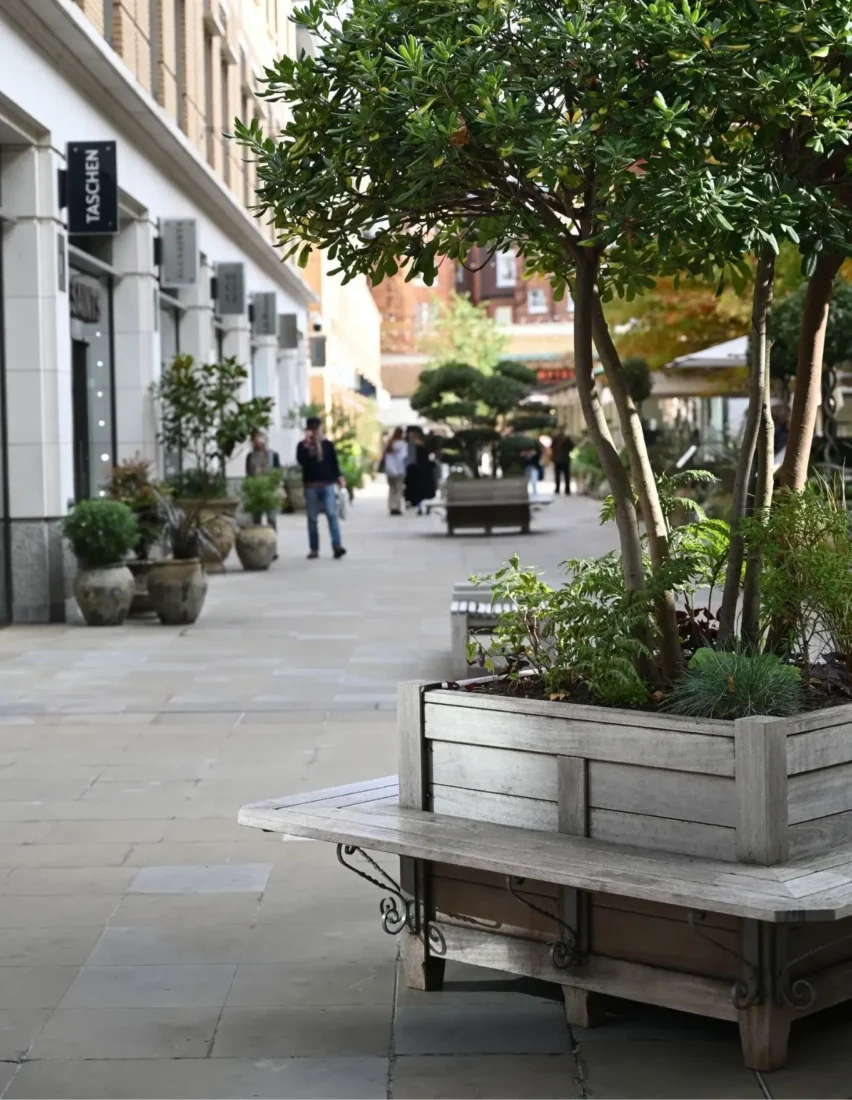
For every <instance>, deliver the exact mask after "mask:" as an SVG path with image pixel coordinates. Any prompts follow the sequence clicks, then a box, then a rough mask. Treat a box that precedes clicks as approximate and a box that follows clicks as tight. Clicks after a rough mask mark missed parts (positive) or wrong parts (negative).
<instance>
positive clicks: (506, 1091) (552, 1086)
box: [390, 1054, 583, 1100]
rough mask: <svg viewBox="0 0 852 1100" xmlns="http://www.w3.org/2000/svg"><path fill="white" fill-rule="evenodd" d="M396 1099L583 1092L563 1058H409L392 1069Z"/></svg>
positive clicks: (548, 1098) (523, 1097)
mask: <svg viewBox="0 0 852 1100" xmlns="http://www.w3.org/2000/svg"><path fill="white" fill-rule="evenodd" d="M390 1095H391V1096H393V1098H394V1100H459V1098H460V1097H465V1098H467V1097H487V1098H488V1100H573V1098H574V1097H580V1096H582V1095H583V1093H582V1092H581V1091H580V1086H579V1083H578V1080H577V1064H576V1062H575V1061H574V1059H573V1058H572V1057H571V1056H570V1055H567V1054H515V1055H511V1054H509V1055H487V1056H482V1055H469V1056H467V1057H453V1056H442V1055H435V1056H432V1057H418V1056H416V1055H407V1056H403V1057H398V1058H395V1059H394V1061H393V1063H392V1065H391V1087H390Z"/></svg>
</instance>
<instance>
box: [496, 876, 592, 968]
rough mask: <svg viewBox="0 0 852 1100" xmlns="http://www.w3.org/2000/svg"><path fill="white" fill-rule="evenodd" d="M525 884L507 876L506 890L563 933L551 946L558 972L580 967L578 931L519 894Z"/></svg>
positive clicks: (551, 956) (553, 960)
mask: <svg viewBox="0 0 852 1100" xmlns="http://www.w3.org/2000/svg"><path fill="white" fill-rule="evenodd" d="M524 882H525V880H524V879H522V878H518V877H517V876H515V875H507V876H506V889H507V890H508V891H509V893H510V894H511V895H512V897H513V898H514V899H515V901H519V902H520V903H521V905H525V906H526V907H527V908H528V909H532V911H533V912H534V913H538V914H539V915H540V916H542V917H546V918H547V919H548V920H550V921H553V923H554V924H555V925H556V926H557V928H558V929H559V931H560V933H561V937H560V939H558V940H557V941H556V943H552V944H551V945H550V961H551V963H552V964H553V966H555V967H556V969H557V970H569V969H570V968H571V967H572V966H578V965H579V964H580V963H581V962H582V956H581V954H580V950H579V947H578V945H577V933H576V931H575V930H574V929H573V928H572V927H571V925H570V924H567V923H566V922H565V921H564V920H562V919H561V918H560V917H557V916H556V915H555V914H554V913H551V912H550V911H549V910H548V909H544V908H542V907H541V906H540V905H536V904H535V902H532V901H530V899H529V898H527V897H524V896H523V894H519V893H518V890H517V888H518V887H520V886H523V884H524Z"/></svg>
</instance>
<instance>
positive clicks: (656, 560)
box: [592, 287, 683, 682]
mask: <svg viewBox="0 0 852 1100" xmlns="http://www.w3.org/2000/svg"><path fill="white" fill-rule="evenodd" d="M592 305H593V313H592V330H593V332H594V341H595V345H596V347H597V349H598V355H599V356H600V358H601V362H602V363H603V365H604V369H605V370H606V375H607V381H608V382H609V387H610V389H611V390H612V396H613V398H614V399H615V406H616V409H617V411H618V419H619V422H620V424H621V431H622V434H623V435H624V443H625V446H626V448H627V455H628V458H629V460H630V470H631V473H632V474H633V483H634V485H635V487H636V494H637V496H638V497H639V505H640V508H641V511H642V517H643V519H644V521H645V531H646V533H647V535H648V551H649V554H650V558H651V564H652V565H653V567H654V569H655V570H656V569H660V568H662V567H663V566H665V564H666V563H667V562H668V560H669V539H668V525H667V524H666V517H665V516H664V515H663V509H662V507H661V505H660V496H659V493H658V492H657V483H656V480H655V478H654V471H653V469H652V468H651V461H650V459H649V458H648V448H647V447H646V445H645V433H644V431H643V430H642V421H641V419H640V417H639V410H638V409H637V408H636V405H635V403H634V401H633V398H632V397H631V395H630V387H629V385H628V382H627V376H626V375H625V373H624V368H623V366H622V365H621V358H620V356H619V354H618V352H617V351H616V348H615V344H614V343H613V342H612V337H611V336H610V332H609V326H608V325H607V322H606V317H605V316H604V312H603V307H602V306H601V302H600V298H599V297H598V294H597V287H595V288H594V290H593V302H592ZM655 612H656V619H657V625H658V627H659V630H660V658H661V665H662V670H663V675H664V676H665V678H666V679H667V680H668V681H670V682H674V681H676V680H679V679H680V677H681V676H682V675H683V651H682V650H681V645H680V636H679V633H678V628H677V608H676V606H675V596H674V592H670V591H666V592H663V593H662V594H661V595H660V596H659V597H658V599H657V600H656V601H655Z"/></svg>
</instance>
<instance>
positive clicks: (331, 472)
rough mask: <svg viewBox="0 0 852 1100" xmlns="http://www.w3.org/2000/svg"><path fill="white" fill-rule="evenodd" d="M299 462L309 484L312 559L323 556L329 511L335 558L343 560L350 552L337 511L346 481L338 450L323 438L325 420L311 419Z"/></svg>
mask: <svg viewBox="0 0 852 1100" xmlns="http://www.w3.org/2000/svg"><path fill="white" fill-rule="evenodd" d="M296 461H297V462H298V463H299V465H300V466H301V467H302V481H303V482H304V485H305V504H306V506H307V511H308V544H309V546H310V552H309V554H308V557H309V558H318V557H319V545H320V544H319V526H318V522H317V521H318V520H319V514H320V512H325V515H326V518H327V520H328V531H329V534H330V535H331V546H332V550H333V552H334V556H335V558H342V557H343V555H344V554H345V553H346V551H345V550H344V548H343V544H342V542H341V539H340V523H339V516H338V511H337V487H338V486H340V488H341V489H342V488H343V486H344V485H345V484H346V480H345V478H344V477H343V475H342V474H341V472H340V464H339V463H338V461H337V451H336V450H335V449H334V444H333V443H332V442H331V440H330V439H326V438H325V437H324V436H323V431H322V421H321V420H320V418H319V417H318V416H311V417H309V418H308V422H307V432H306V433H305V438H304V439H303V440H302V442H301V443H300V444H299V446H298V447H297V448H296Z"/></svg>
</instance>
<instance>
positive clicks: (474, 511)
mask: <svg viewBox="0 0 852 1100" xmlns="http://www.w3.org/2000/svg"><path fill="white" fill-rule="evenodd" d="M530 503H531V502H530V497H529V492H528V490H527V483H526V481H525V479H524V478H522V477H501V478H485V477H478V478H466V479H462V480H458V481H448V482H447V485H446V496H445V501H444V507H445V509H446V518H447V534H448V535H453V534H455V532H456V531H458V530H464V529H468V528H478V529H480V530H484V531H485V534H486V535H490V534H491V532H492V531H493V529H494V528H495V527H519V528H520V529H521V532H522V533H523V534H525V535H526V534H529V529H530Z"/></svg>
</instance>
